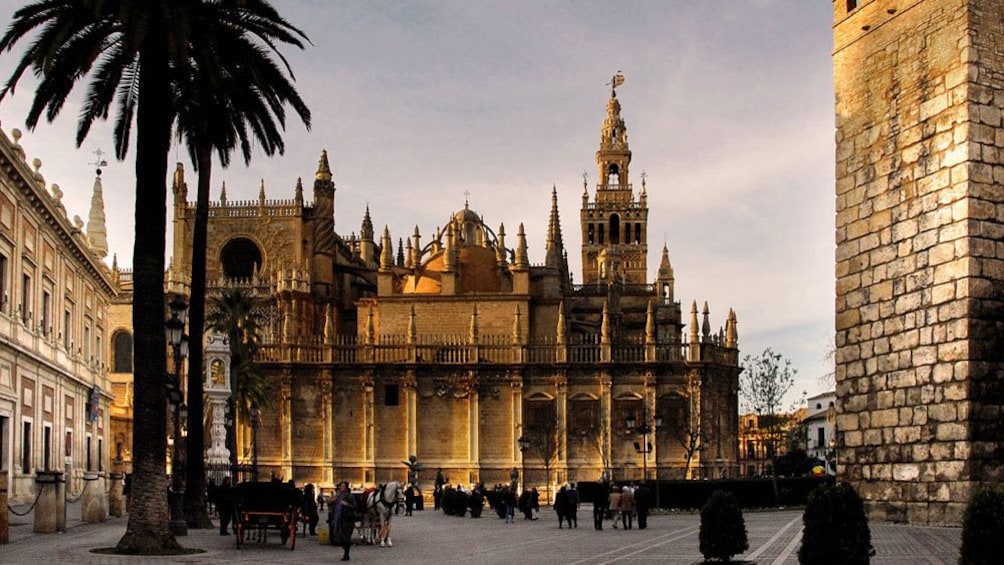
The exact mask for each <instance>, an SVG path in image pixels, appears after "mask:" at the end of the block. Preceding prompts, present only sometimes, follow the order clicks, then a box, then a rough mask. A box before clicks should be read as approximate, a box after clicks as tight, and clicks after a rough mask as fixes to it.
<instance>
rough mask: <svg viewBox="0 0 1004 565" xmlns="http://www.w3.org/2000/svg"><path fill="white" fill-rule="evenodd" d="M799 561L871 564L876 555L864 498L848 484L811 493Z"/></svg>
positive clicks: (806, 509) (804, 520) (805, 515)
mask: <svg viewBox="0 0 1004 565" xmlns="http://www.w3.org/2000/svg"><path fill="white" fill-rule="evenodd" d="M802 524H803V525H804V528H805V529H804V530H803V533H802V547H800V548H799V549H798V562H799V563H806V564H809V563H847V564H849V565H857V564H861V563H868V562H869V560H870V558H871V556H872V555H874V554H875V550H874V549H873V548H872V543H871V531H870V530H869V529H868V518H867V517H866V516H865V507H864V504H863V503H862V502H861V497H860V496H858V493H857V492H856V491H855V490H854V487H852V486H851V485H849V484H847V483H841V484H839V485H835V486H834V485H822V486H820V487H819V488H817V489H816V490H814V491H812V492H811V493H809V501H808V504H807V505H806V507H805V514H803V515H802Z"/></svg>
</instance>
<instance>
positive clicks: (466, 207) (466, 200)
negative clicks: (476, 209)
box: [464, 190, 471, 210]
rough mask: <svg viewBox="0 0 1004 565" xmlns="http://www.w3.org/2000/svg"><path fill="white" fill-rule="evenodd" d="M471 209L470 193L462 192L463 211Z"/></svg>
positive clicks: (467, 191)
mask: <svg viewBox="0 0 1004 565" xmlns="http://www.w3.org/2000/svg"><path fill="white" fill-rule="evenodd" d="M470 208H471V192H470V191H469V190H465V191H464V210H470Z"/></svg>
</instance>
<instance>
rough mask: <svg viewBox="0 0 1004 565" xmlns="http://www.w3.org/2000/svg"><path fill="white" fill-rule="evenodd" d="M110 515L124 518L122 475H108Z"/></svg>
mask: <svg viewBox="0 0 1004 565" xmlns="http://www.w3.org/2000/svg"><path fill="white" fill-rule="evenodd" d="M108 514H109V515H111V516H115V517H116V518H120V517H122V473H112V474H110V475H108Z"/></svg>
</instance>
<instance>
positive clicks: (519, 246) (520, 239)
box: [515, 222, 530, 269]
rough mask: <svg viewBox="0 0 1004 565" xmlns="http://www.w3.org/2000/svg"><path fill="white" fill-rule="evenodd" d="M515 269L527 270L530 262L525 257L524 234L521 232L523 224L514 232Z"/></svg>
mask: <svg viewBox="0 0 1004 565" xmlns="http://www.w3.org/2000/svg"><path fill="white" fill-rule="evenodd" d="M515 267H516V268H517V269H528V268H529V267H530V261H529V260H528V259H527V257H526V233H525V232H524V231H523V223H522V222H520V224H519V231H517V232H516V264H515Z"/></svg>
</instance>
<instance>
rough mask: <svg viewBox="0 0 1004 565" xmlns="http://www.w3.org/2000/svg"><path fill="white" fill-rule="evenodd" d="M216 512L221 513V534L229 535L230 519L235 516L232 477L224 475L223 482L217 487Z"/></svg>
mask: <svg viewBox="0 0 1004 565" xmlns="http://www.w3.org/2000/svg"><path fill="white" fill-rule="evenodd" d="M215 502H216V513H217V514H219V515H220V535H221V536H225V535H228V534H229V533H230V532H229V529H230V521H231V520H232V519H233V517H234V494H233V489H231V488H230V477H223V484H221V485H220V486H219V487H217V488H216V501H215Z"/></svg>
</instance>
